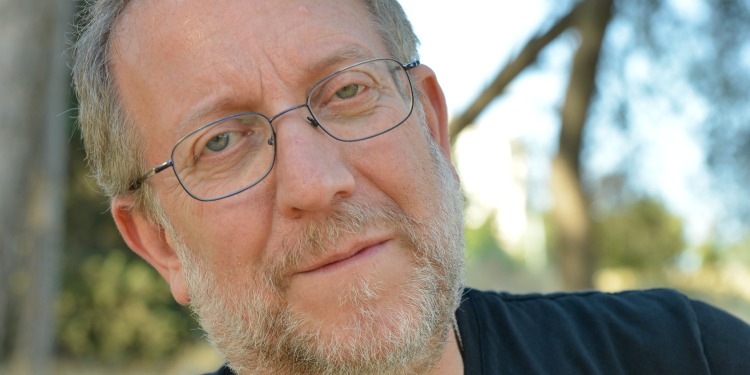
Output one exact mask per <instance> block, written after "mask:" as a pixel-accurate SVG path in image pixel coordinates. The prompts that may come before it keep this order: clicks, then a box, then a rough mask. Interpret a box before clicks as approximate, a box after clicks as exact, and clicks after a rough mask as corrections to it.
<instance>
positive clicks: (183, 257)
mask: <svg viewBox="0 0 750 375" xmlns="http://www.w3.org/2000/svg"><path fill="white" fill-rule="evenodd" d="M248 15H252V16H248ZM111 52H112V61H111V62H112V67H113V69H114V72H115V77H116V84H117V87H118V90H119V93H120V96H121V99H122V101H123V105H124V108H125V109H126V112H127V113H128V115H129V116H130V117H131V119H132V120H133V122H134V123H135V124H136V129H135V130H136V131H137V132H138V133H139V134H140V135H141V136H142V139H143V152H144V155H145V158H146V160H147V161H148V164H149V165H155V164H158V163H161V162H162V161H163V160H164V159H165V158H166V157H168V155H169V152H170V150H171V148H172V146H173V145H174V143H175V142H176V141H177V140H178V139H179V138H180V137H181V136H183V135H184V134H186V133H187V132H189V131H190V130H192V129H194V128H197V127H198V126H200V125H202V124H205V123H208V122H210V121H211V120H214V119H216V118H219V117H222V116H226V115H229V114H232V113H238V112H247V111H255V112H260V113H265V114H266V115H269V116H271V115H273V114H275V113H278V112H279V111H281V110H284V109H286V108H290V107H292V106H295V105H298V104H300V103H303V102H304V100H305V95H306V93H307V91H308V90H309V88H310V87H311V85H313V84H314V83H315V82H317V81H318V80H320V79H321V78H323V77H324V76H325V75H327V74H329V73H331V72H333V71H335V70H336V69H338V68H341V67H343V66H346V65H348V64H352V63H356V62H359V61H362V60H365V59H370V58H376V57H388V56H389V54H388V53H387V50H386V48H385V46H384V45H383V42H382V40H380V38H379V36H378V33H377V32H376V31H375V30H374V29H373V28H372V26H371V22H370V21H369V16H368V13H367V11H366V9H365V8H364V6H363V5H362V4H360V3H359V2H351V1H345V0H335V1H322V0H320V1H304V2H295V1H290V2H286V1H283V2H282V1H245V0H217V1H199V0H185V1H135V2H133V4H131V5H129V6H128V9H127V10H126V11H125V14H124V15H123V16H122V18H121V19H120V20H119V22H118V24H117V27H116V28H115V30H114V44H113V47H112V51H111ZM410 74H412V79H413V83H414V85H415V87H416V88H417V89H418V90H419V91H420V93H421V94H420V95H418V96H417V99H418V100H420V103H421V110H422V112H421V113H423V115H421V116H420V113H419V111H415V113H414V114H412V116H411V117H410V118H409V120H407V121H406V122H405V123H404V124H402V125H400V126H399V127H397V128H395V129H394V130H392V131H390V132H388V133H385V134H383V135H380V136H378V137H375V138H372V139H368V140H365V141H360V142H354V143H344V142H338V141H336V140H334V139H332V138H330V137H329V136H328V135H326V134H325V133H324V132H322V131H321V130H320V129H318V128H314V127H312V126H310V124H309V123H308V122H307V121H306V119H305V117H306V116H307V113H306V110H305V109H297V110H294V111H291V112H289V113H287V114H285V115H283V116H282V117H280V118H279V119H277V120H276V121H274V127H275V130H276V142H277V155H276V161H275V164H274V167H273V170H272V171H271V173H270V174H269V175H268V176H267V177H266V178H265V179H264V180H263V181H261V182H260V183H259V184H258V185H256V186H254V187H252V188H251V189H249V190H247V191H245V192H243V193H241V194H238V195H236V196H232V197H229V198H226V199H222V200H219V201H215V202H199V201H196V200H194V199H192V198H191V197H189V196H188V195H187V194H186V193H185V192H184V191H183V190H182V188H181V186H180V185H179V183H178V181H177V180H176V178H175V176H174V174H173V173H171V172H165V173H161V174H159V175H156V176H154V177H153V178H152V179H150V180H149V181H148V184H149V185H150V188H152V189H154V190H155V192H156V196H157V198H158V201H159V206H160V207H159V209H160V210H162V211H163V213H164V217H166V218H167V220H168V222H165V223H156V222H154V221H151V220H149V219H148V218H146V216H145V215H143V214H141V213H138V212H135V211H132V210H130V207H131V204H130V203H131V202H130V201H129V200H130V199H132V198H131V197H119V198H115V199H114V200H113V203H112V210H113V214H114V217H115V221H116V223H117V225H118V228H119V229H120V231H121V233H122V234H123V237H124V238H125V240H126V242H127V243H128V245H129V246H130V247H131V248H132V249H133V250H134V251H136V252H137V253H138V254H139V255H141V256H142V257H143V258H144V259H146V260H147V261H149V262H150V263H151V264H152V265H153V266H154V267H155V268H156V269H157V270H158V271H159V272H160V273H161V274H162V276H163V277H164V278H165V279H166V280H167V281H168V282H169V284H170V287H171V289H172V293H173V295H174V297H175V299H176V300H177V301H178V302H180V303H190V304H191V306H192V307H193V309H194V310H195V311H196V313H197V315H198V316H199V319H200V321H201V324H202V326H203V328H204V329H205V330H206V332H207V333H208V334H209V337H210V338H211V340H212V341H213V342H214V344H215V345H216V347H217V348H218V349H219V351H220V352H222V354H223V355H225V356H226V358H227V360H228V362H229V364H230V365H231V366H232V367H233V369H235V371H236V372H238V374H245V373H268V372H270V371H273V373H295V374H297V373H326V374H339V373H340V374H346V373H362V374H364V373H443V374H455V373H461V371H462V362H461V356H460V353H459V351H458V347H457V344H456V338H455V336H454V332H453V330H452V321H453V312H454V311H455V309H456V307H457V303H458V296H459V293H460V286H461V281H462V280H461V275H460V273H461V271H460V269H461V259H462V256H463V254H462V250H463V238H462V217H461V196H460V192H459V190H458V182H457V179H456V176H455V173H454V172H453V170H452V167H451V166H450V164H449V160H450V159H449V152H450V151H449V146H448V139H447V120H446V113H445V103H444V99H443V95H442V91H441V90H440V87H439V85H438V83H437V81H436V79H435V76H434V73H433V72H432V71H431V70H430V69H429V68H427V67H426V66H420V67H417V68H415V69H413V70H412V71H411V72H410Z"/></svg>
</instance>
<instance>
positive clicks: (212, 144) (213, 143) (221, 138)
mask: <svg viewBox="0 0 750 375" xmlns="http://www.w3.org/2000/svg"><path fill="white" fill-rule="evenodd" d="M232 134H233V133H221V134H217V135H216V136H214V137H213V138H211V139H209V140H208V142H206V146H205V147H206V148H207V149H208V150H209V151H212V152H219V151H222V150H224V149H225V148H227V146H229V143H230V141H231V138H232Z"/></svg>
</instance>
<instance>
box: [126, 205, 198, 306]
mask: <svg viewBox="0 0 750 375" xmlns="http://www.w3.org/2000/svg"><path fill="white" fill-rule="evenodd" d="M132 207H133V198H132V197H118V198H114V199H113V200H112V204H111V208H112V216H113V217H114V219H115V224H117V229H119V230H120V234H121V235H122V238H123V239H124V240H125V243H126V244H127V245H128V246H129V247H130V249H132V250H133V251H134V252H135V253H136V254H138V255H139V256H140V257H141V258H143V259H145V260H146V261H147V262H148V263H149V264H151V265H152V266H153V267H154V268H155V269H156V270H157V271H158V272H159V274H161V276H162V277H163V278H164V280H166V281H167V283H169V287H170V289H171V291H172V296H173V297H174V299H175V300H176V301H177V302H178V303H180V304H183V305H184V304H187V303H188V302H190V295H189V293H188V291H187V287H186V285H185V278H184V276H183V273H182V264H181V263H180V260H179V259H178V258H177V253H176V252H175V246H174V244H173V243H172V241H171V239H168V238H167V236H166V234H165V231H164V228H162V226H161V225H159V224H157V223H155V222H153V221H151V220H149V219H148V218H146V217H145V216H144V215H143V214H142V213H139V212H136V211H134V210H133V208H132Z"/></svg>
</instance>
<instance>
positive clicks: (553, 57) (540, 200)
mask: <svg viewBox="0 0 750 375" xmlns="http://www.w3.org/2000/svg"><path fill="white" fill-rule="evenodd" d="M670 3H674V7H675V8H676V9H677V10H678V11H679V12H682V13H684V14H685V16H686V17H693V16H695V15H696V14H699V13H700V12H699V10H696V9H695V8H690V7H686V6H685V2H681V1H678V0H674V1H671V2H670ZM401 4H402V6H403V7H404V9H405V11H406V13H407V15H408V16H409V18H410V20H411V22H412V25H413V27H414V29H415V31H416V33H417V35H418V37H419V38H420V40H421V47H420V49H419V51H420V60H421V62H422V63H423V64H426V65H428V66H429V67H431V68H432V69H433V70H434V71H435V72H436V74H437V77H438V80H439V82H440V84H441V85H442V87H443V90H444V92H445V95H446V100H447V103H448V111H449V116H451V117H452V116H455V115H457V114H458V113H460V112H461V111H462V110H463V109H464V108H465V107H466V106H467V105H468V104H469V103H470V102H471V101H472V100H473V99H474V98H476V96H477V95H478V94H479V92H480V91H481V90H482V89H483V88H484V87H485V86H486V85H487V84H488V83H489V80H491V79H492V78H494V76H495V74H496V73H497V72H498V71H499V70H500V69H501V68H502V67H503V66H504V65H505V63H506V62H507V61H509V59H511V58H512V57H513V56H514V55H515V53H516V52H517V51H518V50H520V49H521V48H522V47H523V45H524V44H525V43H526V42H527V41H528V40H529V39H530V38H531V37H532V36H533V35H535V34H536V32H538V31H539V30H540V29H544V30H546V27H545V26H549V24H550V22H552V21H551V18H550V14H555V15H561V14H563V13H564V12H565V11H566V9H558V8H560V7H557V8H555V9H550V4H552V5H554V2H551V1H548V0H524V1H497V0H465V1H462V2H460V3H457V2H452V1H432V2H429V3H428V2H426V1H425V0H401ZM427 4H429V5H427ZM459 4H460V5H459ZM558 4H559V3H558ZM680 4H682V5H680ZM618 27H620V26H618V25H617V24H611V25H610V29H609V30H608V32H610V33H611V34H617V35H620V36H619V37H621V38H627V36H628V35H627V30H625V29H623V28H622V27H620V29H618ZM613 40H615V41H616V40H617V36H616V37H614V38H613ZM574 47H575V40H574V39H573V37H571V36H566V37H563V38H559V40H558V41H557V42H555V43H553V44H552V45H550V46H549V47H548V48H547V50H546V51H545V52H544V53H543V56H542V59H541V60H542V62H541V65H542V66H543V68H538V67H537V68H534V69H531V70H530V73H525V74H523V75H522V76H520V77H518V78H517V79H516V81H514V83H513V84H511V86H510V87H509V88H508V90H507V93H506V94H505V95H503V96H502V97H501V98H499V99H497V100H495V102H494V103H493V104H492V105H491V106H490V107H489V108H488V109H487V110H486V111H485V113H484V114H483V115H482V116H481V117H480V118H479V119H478V120H477V123H476V124H475V126H473V127H472V128H469V129H467V130H465V131H464V133H462V135H461V137H459V139H458V142H457V144H456V146H455V154H454V158H455V160H454V162H455V163H456V165H457V168H458V171H459V174H460V176H461V180H462V184H463V185H464V189H465V191H466V193H467V195H468V196H469V197H470V201H471V204H470V207H469V208H468V209H467V224H468V225H470V226H471V225H479V224H481V222H482V221H483V220H484V218H485V217H486V216H487V214H488V213H491V212H498V211H501V212H502V214H504V215H505V216H506V217H505V218H503V217H499V218H498V220H499V221H500V226H501V227H505V229H506V230H510V231H514V230H516V231H520V230H523V229H524V228H523V225H521V224H520V220H526V219H527V218H526V216H525V215H526V208H527V207H528V206H530V207H532V208H533V209H535V210H540V211H543V210H548V209H549V208H550V206H551V198H550V196H549V191H548V189H547V184H548V179H549V160H550V157H551V156H552V155H553V154H554V152H555V149H556V143H557V135H558V131H559V118H558V113H557V111H558V110H559V108H560V106H561V103H562V98H563V96H564V90H565V86H566V84H567V75H568V74H569V64H570V59H571V56H572V53H573V50H574ZM626 67H627V69H628V72H629V73H630V74H633V76H634V77H636V78H638V77H642V78H643V79H647V77H648V75H649V74H654V67H652V66H650V65H649V64H648V62H647V61H644V60H643V59H639V58H638V57H637V56H636V57H634V58H633V59H632V61H627V62H626ZM674 89H676V90H688V88H684V87H675V88H674ZM686 101H687V105H686V106H685V108H686V109H685V111H684V112H683V113H680V114H678V115H677V116H664V115H663V113H664V112H663V111H660V106H661V105H665V104H664V103H659V102H656V103H654V102H641V103H640V104H639V105H637V106H636V107H638V108H637V109H638V110H639V111H638V113H639V115H638V116H637V117H635V118H634V123H635V125H634V126H633V133H632V134H630V135H625V134H622V133H618V132H617V131H614V130H612V129H611V128H609V129H607V127H599V128H600V129H597V130H596V131H594V132H592V133H591V139H593V140H595V142H596V143H597V144H602V145H606V146H605V147H598V148H594V149H593V150H592V151H591V154H590V156H591V162H589V163H588V165H587V166H588V167H589V168H590V171H591V174H592V175H594V176H597V175H604V174H606V173H607V172H608V171H610V170H611V169H612V168H614V167H615V166H617V165H618V164H620V163H622V162H623V161H626V160H624V159H625V158H627V157H629V156H631V155H632V152H633V150H632V149H631V148H629V147H632V146H630V145H632V142H631V139H630V138H628V137H637V138H638V140H639V142H640V144H641V145H642V147H640V148H639V149H638V152H639V154H638V155H637V157H638V158H639V160H647V162H645V163H643V168H639V169H638V171H637V172H636V173H634V174H633V178H635V179H636V180H637V181H636V182H637V183H638V184H639V185H640V186H641V188H642V189H643V190H644V191H645V192H647V193H650V194H653V195H655V196H658V197H661V198H662V199H664V201H665V204H666V205H667V207H668V208H669V209H670V210H671V211H673V212H676V213H677V214H679V215H681V216H683V217H684V219H685V224H686V230H685V234H686V237H687V239H688V240H689V241H691V242H700V241H701V240H703V239H705V238H706V237H707V236H708V235H709V232H710V226H711V223H712V220H713V218H714V217H715V214H716V212H715V211H713V210H715V207H716V205H715V204H713V203H714V202H711V200H710V199H702V200H698V199H696V197H695V194H696V190H700V189H701V188H707V187H706V186H701V185H706V184H707V182H706V181H707V176H706V172H705V170H704V169H703V168H702V167H701V166H702V158H703V157H704V155H703V153H702V152H703V151H702V148H701V147H700V146H699V143H698V141H699V140H698V139H696V138H695V133H696V132H695V130H696V129H695V127H696V126H698V123H699V120H700V119H701V116H705V111H704V107H705V105H704V103H700V101H699V100H698V99H697V97H695V96H690V95H687V96H686ZM639 106H640V107H639ZM690 119H693V120H692V122H691V121H690ZM691 124H692V125H691ZM665 140H668V141H666V142H665ZM512 149H516V150H519V149H522V150H523V151H524V152H525V154H526V155H527V157H528V159H527V162H526V163H522V164H519V163H518V161H514V160H513V159H512V158H511V157H510V156H511V150H512ZM519 178H520V179H521V180H526V181H527V185H526V186H518V184H517V183H516V184H515V185H514V181H516V182H517V181H518V179H519ZM527 188H528V189H527ZM500 216H503V215H500Z"/></svg>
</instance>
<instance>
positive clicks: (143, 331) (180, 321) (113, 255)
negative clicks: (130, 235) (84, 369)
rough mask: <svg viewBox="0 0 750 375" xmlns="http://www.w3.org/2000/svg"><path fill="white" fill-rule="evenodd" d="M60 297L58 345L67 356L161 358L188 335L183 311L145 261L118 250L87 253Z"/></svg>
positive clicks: (108, 358) (172, 350)
mask: <svg viewBox="0 0 750 375" xmlns="http://www.w3.org/2000/svg"><path fill="white" fill-rule="evenodd" d="M78 276H79V279H78V280H76V281H77V282H70V283H68V285H66V288H64V290H63V291H62V293H61V296H60V299H59V301H58V316H59V319H60V327H59V344H60V346H61V349H63V350H64V351H65V352H67V353H68V354H71V355H75V356H80V357H96V358H100V359H106V360H123V359H128V358H132V357H139V358H163V357H164V356H165V355H169V354H171V353H173V352H174V351H175V350H176V349H177V348H178V347H179V344H180V343H181V342H182V341H184V340H185V339H189V338H190V337H188V335H189V334H190V322H189V318H188V317H187V314H185V313H184V311H181V310H182V309H181V308H179V307H177V308H176V307H175V303H174V302H173V301H172V298H171V295H170V293H169V289H168V287H167V285H166V283H165V282H164V281H163V280H162V279H161V276H159V275H158V274H157V273H156V272H155V271H154V270H153V269H152V268H151V267H150V266H148V265H147V264H146V263H145V262H143V261H140V260H136V259H129V258H128V257H127V256H126V255H125V253H124V252H123V251H122V250H115V251H111V252H109V253H108V254H106V255H99V254H95V255H91V256H89V257H87V259H86V260H85V261H84V262H83V263H82V264H81V265H80V267H79V274H78Z"/></svg>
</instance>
